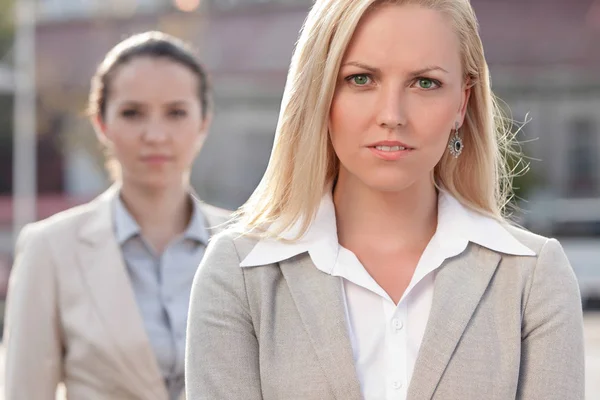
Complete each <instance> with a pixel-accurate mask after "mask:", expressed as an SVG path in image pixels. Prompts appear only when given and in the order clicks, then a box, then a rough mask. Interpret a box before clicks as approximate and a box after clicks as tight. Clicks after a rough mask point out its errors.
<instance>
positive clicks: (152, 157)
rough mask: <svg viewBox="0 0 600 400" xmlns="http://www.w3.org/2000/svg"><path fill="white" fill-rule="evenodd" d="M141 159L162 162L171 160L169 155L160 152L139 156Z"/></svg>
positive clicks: (149, 161)
mask: <svg viewBox="0 0 600 400" xmlns="http://www.w3.org/2000/svg"><path fill="white" fill-rule="evenodd" d="M141 159H142V161H144V162H147V163H164V162H167V161H170V160H171V157H170V156H166V155H162V154H152V155H147V156H142V157H141Z"/></svg>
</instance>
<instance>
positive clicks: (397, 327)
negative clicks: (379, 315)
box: [392, 318, 404, 333]
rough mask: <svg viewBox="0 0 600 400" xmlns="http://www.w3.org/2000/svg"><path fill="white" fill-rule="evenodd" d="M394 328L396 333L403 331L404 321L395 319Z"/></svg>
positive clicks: (393, 321)
mask: <svg viewBox="0 0 600 400" xmlns="http://www.w3.org/2000/svg"><path fill="white" fill-rule="evenodd" d="M392 328H393V329H394V332H395V333H398V332H400V331H401V330H402V328H404V323H403V322H402V320H399V319H398V318H394V319H393V320H392Z"/></svg>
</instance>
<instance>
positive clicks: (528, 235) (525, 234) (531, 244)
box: [503, 223, 550, 255]
mask: <svg viewBox="0 0 600 400" xmlns="http://www.w3.org/2000/svg"><path fill="white" fill-rule="evenodd" d="M503 227H504V228H505V229H506V230H507V231H508V233H510V234H511V235H512V236H513V237H514V238H515V239H517V240H518V241H519V242H520V243H521V244H522V245H524V246H525V247H527V248H529V249H530V250H531V251H533V252H534V253H535V254H537V255H539V253H540V251H541V250H542V248H543V247H544V245H545V244H546V242H548V240H550V239H549V238H547V237H545V236H541V235H538V234H536V233H533V232H530V231H528V230H527V229H524V228H520V227H517V226H515V225H511V224H508V223H505V224H503Z"/></svg>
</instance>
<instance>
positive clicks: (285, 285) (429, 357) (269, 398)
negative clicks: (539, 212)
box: [186, 228, 584, 400]
mask: <svg viewBox="0 0 600 400" xmlns="http://www.w3.org/2000/svg"><path fill="white" fill-rule="evenodd" d="M508 229H509V231H510V232H511V233H512V234H513V235H514V236H515V237H516V238H517V239H518V240H519V241H520V242H521V243H523V244H524V245H525V246H527V247H529V248H530V249H532V250H533V251H534V252H535V253H536V254H537V257H522V256H509V255H505V254H501V253H497V252H494V251H492V250H489V249H486V248H483V247H480V246H478V245H476V244H473V243H471V244H469V246H468V247H467V249H466V250H465V251H464V252H463V253H462V254H460V255H459V256H457V257H454V258H452V259H449V260H446V262H445V264H444V265H443V267H441V268H440V270H439V273H438V275H437V277H436V281H435V289H434V299H433V305H432V309H431V314H430V317H429V321H428V325H427V329H426V332H425V336H424V338H423V342H422V346H421V349H420V352H419V355H418V358H417V361H416V365H415V369H414V373H413V377H412V381H411V382H410V385H409V389H408V397H407V398H408V400H430V399H433V400H459V399H460V400H508V399H523V400H525V399H526V400H534V399H536V400H537V399H540V400H581V399H583V398H584V351H583V320H582V311H581V300H580V297H579V289H578V286H577V282H576V279H575V277H574V274H573V271H572V269H571V267H570V265H569V262H568V260H567V258H566V256H565V254H564V252H563V250H562V248H561V246H560V244H559V243H558V242H557V241H556V240H553V239H546V238H543V237H540V236H537V235H534V234H532V233H529V232H526V231H523V230H520V229H516V228H508ZM255 244H256V241H255V240H253V239H250V238H247V237H239V235H235V234H232V233H224V234H220V235H218V236H216V237H215V238H214V239H213V241H212V243H211V244H210V245H209V248H208V249H207V253H206V255H205V258H204V259H203V261H202V263H201V265H200V268H199V270H198V272H197V275H196V278H195V282H194V286H193V288H192V300H191V305H190V315H189V319H188V333H187V338H188V343H187V354H186V390H187V399H188V400H201V399H207V400H220V399H228V400H229V399H244V400H259V399H265V400H284V399H285V400H289V399H302V400H317V399H339V400H358V399H361V398H362V395H361V390H360V387H359V382H358V379H357V376H356V372H355V368H354V360H353V355H352V348H351V344H350V340H349V337H348V330H347V323H346V317H345V311H344V300H343V295H342V290H341V284H340V281H339V279H341V278H339V277H333V276H330V275H327V274H325V273H323V272H321V271H319V270H318V269H317V268H316V267H315V266H314V265H313V264H312V262H311V259H310V257H309V256H308V255H307V254H306V253H305V254H302V255H299V256H296V257H294V258H292V259H289V260H287V261H284V262H281V263H277V264H272V265H266V266H260V267H253V268H243V269H242V268H240V266H239V263H240V260H241V259H243V258H244V257H245V256H246V255H247V254H248V253H249V252H250V250H251V249H252V248H253V246H254V245H255Z"/></svg>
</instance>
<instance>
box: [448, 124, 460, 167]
mask: <svg viewBox="0 0 600 400" xmlns="http://www.w3.org/2000/svg"><path fill="white" fill-rule="evenodd" d="M463 147H464V146H463V141H462V139H461V138H460V136H459V135H458V122H457V123H456V125H455V126H454V135H453V136H452V137H451V138H450V143H448V150H450V154H452V155H453V156H454V158H458V156H460V153H462V151H463Z"/></svg>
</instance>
